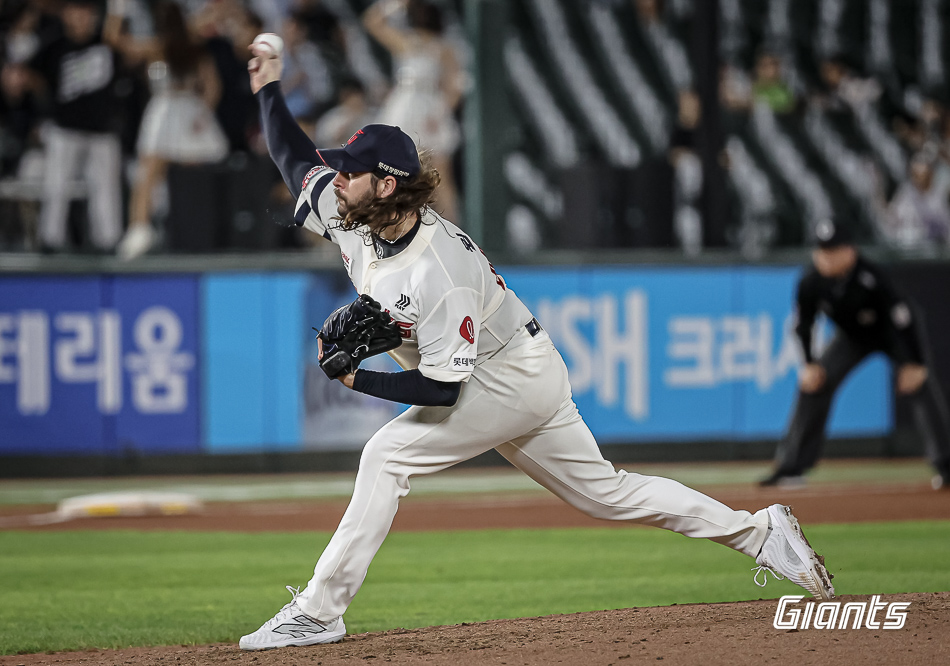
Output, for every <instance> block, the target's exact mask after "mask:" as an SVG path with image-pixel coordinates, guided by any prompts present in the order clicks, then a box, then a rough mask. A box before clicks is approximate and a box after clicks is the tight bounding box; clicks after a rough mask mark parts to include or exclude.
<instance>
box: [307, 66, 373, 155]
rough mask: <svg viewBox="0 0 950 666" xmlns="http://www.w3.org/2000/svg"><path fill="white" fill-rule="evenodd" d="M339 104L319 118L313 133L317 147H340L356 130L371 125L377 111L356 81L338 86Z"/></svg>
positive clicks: (350, 80)
mask: <svg viewBox="0 0 950 666" xmlns="http://www.w3.org/2000/svg"><path fill="white" fill-rule="evenodd" d="M337 97H338V100H339V103H338V104H337V105H336V106H334V107H333V108H331V109H330V110H328V111H327V112H326V113H324V114H323V115H322V116H320V119H319V120H318V121H317V127H316V131H315V132H314V143H315V144H316V145H318V146H327V147H334V148H335V147H336V146H342V145H343V144H345V143H346V142H347V140H348V139H349V138H350V137H351V136H353V134H355V133H356V130H358V129H359V128H361V127H363V126H364V125H368V124H370V123H372V122H373V121H374V120H375V118H376V116H377V115H378V113H379V111H378V110H377V109H376V108H375V107H373V106H371V105H370V104H369V100H368V99H367V98H366V90H365V89H364V88H363V84H362V83H360V82H359V80H358V79H353V78H351V79H346V80H345V81H343V83H341V84H340V92H339V94H338V96H337Z"/></svg>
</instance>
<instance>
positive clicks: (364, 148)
mask: <svg viewBox="0 0 950 666" xmlns="http://www.w3.org/2000/svg"><path fill="white" fill-rule="evenodd" d="M317 155H319V156H320V159H321V160H323V163H324V164H326V165H327V166H328V167H330V168H331V169H334V170H336V171H342V172H344V173H364V172H368V171H369V172H373V173H375V174H376V175H378V176H381V177H385V176H393V177H394V178H395V179H396V180H398V181H407V180H412V179H413V178H415V177H416V176H418V175H419V171H420V170H421V168H422V167H421V166H420V164H419V153H418V152H417V151H416V144H414V143H413V142H412V139H410V138H409V135H408V134H406V133H405V132H403V131H402V130H401V129H399V128H398V127H395V126H393V125H367V126H366V127H364V128H363V129H360V130H357V132H356V134H354V135H353V136H351V137H350V140H349V141H347V142H346V145H344V146H343V147H342V148H333V149H329V150H318V151H317Z"/></svg>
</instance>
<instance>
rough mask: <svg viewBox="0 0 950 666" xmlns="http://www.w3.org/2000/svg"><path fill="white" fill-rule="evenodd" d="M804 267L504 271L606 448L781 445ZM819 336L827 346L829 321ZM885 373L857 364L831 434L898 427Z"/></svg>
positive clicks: (878, 364)
mask: <svg viewBox="0 0 950 666" xmlns="http://www.w3.org/2000/svg"><path fill="white" fill-rule="evenodd" d="M799 270H800V269H798V268H752V267H722V268H718V267H717V268H627V267H623V268H610V267H576V268H556V269H554V268H505V269H500V271H499V272H501V273H502V274H503V275H504V277H505V279H506V281H507V282H508V285H509V286H510V287H511V288H512V289H513V290H514V291H515V292H516V293H517V294H518V296H519V297H521V299H522V300H523V301H524V302H525V303H526V304H527V305H528V307H529V308H530V309H531V310H532V311H533V312H534V313H535V315H536V316H537V317H538V320H539V321H540V322H541V325H542V326H544V327H545V328H546V329H547V330H548V331H549V333H550V334H551V336H552V338H553V339H554V342H555V344H556V345H557V347H558V349H559V350H560V352H561V354H562V355H563V356H564V359H565V361H566V363H567V365H568V369H569V371H570V377H571V385H572V387H573V390H574V400H575V402H576V403H577V405H578V408H579V409H580V412H581V414H582V415H583V416H584V419H585V421H587V423H588V424H589V425H590V427H591V430H592V431H593V432H594V435H595V436H597V438H598V440H599V441H601V442H635V441H636V440H650V441H656V440H712V439H775V438H779V437H781V436H782V435H783V434H784V432H785V427H786V425H787V423H788V419H789V416H790V413H791V409H792V407H793V404H794V400H795V387H796V381H797V369H798V366H799V365H800V363H801V359H800V353H799V349H798V342H797V340H796V338H795V335H794V331H793V330H792V303H793V299H794V293H795V284H796V282H797V279H798V276H799ZM820 333H821V334H820V335H819V336H818V337H819V339H821V338H824V339H827V338H828V336H829V335H830V327H829V326H828V325H827V324H825V325H824V326H823V327H822V328H821V331H820ZM888 377H889V369H888V366H887V362H886V360H885V359H883V358H873V359H871V360H869V361H868V362H866V363H865V364H864V365H862V366H861V367H860V368H859V369H858V370H857V371H856V372H855V373H853V375H852V376H851V377H850V378H849V379H848V381H847V382H846V383H845V385H844V386H843V387H842V389H841V391H840V393H839V396H838V398H837V400H836V402H835V408H834V411H833V413H832V417H831V421H830V427H829V433H830V434H831V435H832V436H858V435H880V434H883V433H886V432H888V431H889V430H890V429H891V426H892V420H893V418H892V409H891V395H890V390H889V383H888V382H889V379H888Z"/></svg>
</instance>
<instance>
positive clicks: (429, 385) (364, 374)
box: [353, 369, 462, 407]
mask: <svg viewBox="0 0 950 666" xmlns="http://www.w3.org/2000/svg"><path fill="white" fill-rule="evenodd" d="M353 390H355V391H359V392H360V393H365V394H366V395H371V396H374V397H376V398H382V399H383V400H391V401H392V402H401V403H403V404H405V405H419V406H420V407H451V406H452V405H454V404H455V403H456V402H458V399H459V394H460V393H461V392H462V383H461V382H440V381H437V380H435V379H430V378H428V377H426V376H425V375H423V374H422V373H421V372H419V371H418V370H405V371H403V372H376V371H375V370H363V369H359V370H357V371H356V376H355V377H353Z"/></svg>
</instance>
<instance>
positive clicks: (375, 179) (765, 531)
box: [240, 48, 834, 650]
mask: <svg viewBox="0 0 950 666" xmlns="http://www.w3.org/2000/svg"><path fill="white" fill-rule="evenodd" d="M252 52H253V53H254V56H255V57H254V58H253V59H252V61H251V62H250V64H249V71H250V76H251V85H252V89H253V90H254V92H255V94H256V96H257V99H258V102H259V105H260V110H261V117H262V125H263V128H264V133H265V138H266V140H267V146H268V149H269V151H270V154H271V157H272V158H273V159H274V161H275V163H276V164H277V166H278V167H279V168H280V171H281V173H282V175H283V178H284V181H285V183H286V184H287V186H288V188H290V190H291V192H292V193H293V194H294V196H295V197H297V206H296V215H295V221H296V223H297V224H298V225H300V226H303V227H304V228H306V229H308V230H310V231H312V232H314V233H316V234H320V235H321V236H324V237H325V238H327V239H329V240H330V241H332V242H333V243H335V244H336V245H338V246H339V249H340V255H341V257H342V259H343V264H344V266H345V267H346V271H347V273H349V276H350V279H351V280H352V282H353V285H354V286H355V287H356V291H357V292H358V293H359V294H360V298H359V299H358V301H357V302H354V304H352V306H348V307H347V308H344V309H342V311H338V312H337V313H334V314H333V315H331V317H330V319H329V320H328V321H327V323H326V324H325V325H324V328H323V329H322V330H321V333H320V336H319V341H320V344H319V348H320V354H321V357H322V358H321V360H322V359H323V358H331V357H332V358H333V359H335V360H333V361H332V362H330V361H328V362H327V364H326V365H325V366H324V369H325V370H326V371H327V374H328V375H330V376H333V377H336V378H338V379H339V381H341V382H343V383H344V384H345V385H346V386H347V387H349V388H351V389H353V390H355V391H360V392H363V393H366V394H369V395H373V396H376V397H379V398H384V399H387V400H394V401H398V402H401V403H408V404H410V405H412V407H410V408H409V409H408V410H406V411H405V412H403V413H402V414H400V415H399V416H397V417H396V418H395V419H393V420H392V421H391V422H389V423H388V424H386V425H385V426H383V427H382V428H381V429H380V430H379V431H378V432H377V433H376V434H375V435H373V437H372V438H371V439H370V440H369V442H367V443H366V446H365V447H364V449H363V454H362V458H361V460H360V465H359V471H358V473H357V477H356V484H355V487H354V489H353V496H352V499H351V500H350V504H349V506H348V508H347V510H346V513H345V514H344V516H343V519H342V521H341V522H340V526H339V527H338V528H337V530H336V532H335V533H334V535H333V537H332V539H331V540H330V543H329V545H328V546H327V548H326V550H324V552H323V554H322V555H321V556H320V558H319V560H318V561H317V564H316V567H315V569H314V574H313V578H312V579H311V580H310V582H309V583H308V584H307V586H306V588H305V589H304V590H303V591H300V592H297V591H295V590H293V588H289V589H291V591H292V593H293V598H292V600H291V601H290V602H289V603H288V604H287V605H286V606H284V607H283V608H282V609H281V610H280V611H279V612H278V613H277V614H276V615H275V616H274V617H273V618H272V619H270V620H268V621H267V622H265V623H264V625H263V626H262V627H261V628H260V629H258V630H257V631H255V632H253V633H251V634H249V635H247V636H244V637H243V638H241V641H240V646H241V648H243V649H246V650H261V649H268V648H277V647H283V646H290V645H312V644H316V643H332V642H336V641H339V640H341V639H342V638H343V637H344V636H345V634H346V627H345V626H344V623H343V614H344V612H345V611H346V609H347V607H348V606H349V604H350V602H351V601H352V600H353V597H354V596H355V595H356V593H357V591H358V590H359V588H360V585H361V584H362V583H363V579H364V577H365V576H366V572H367V569H368V567H369V565H370V562H371V561H372V559H373V557H374V556H375V555H376V552H377V550H378V549H379V547H380V546H381V545H382V543H383V540H384V539H385V538H386V534H387V533H388V532H389V529H390V526H391V525H392V521H393V518H394V517H395V515H396V509H397V507H398V505H399V500H400V498H402V497H405V496H406V494H407V493H408V492H409V488H410V478H411V477H413V476H416V475H420V474H431V473H433V472H438V471H439V470H443V469H446V468H448V467H451V466H452V465H454V464H456V463H459V462H461V461H463V460H467V459H469V458H472V457H474V456H477V455H479V454H480V453H483V452H485V451H487V450H489V449H492V448H494V449H496V450H497V451H498V452H499V453H501V455H503V456H504V457H505V458H506V459H508V460H509V461H510V462H511V463H512V464H513V465H514V466H515V467H517V468H518V469H520V470H522V471H523V472H524V473H525V474H527V475H528V476H530V477H531V478H532V479H534V480H535V481H537V482H538V483H540V484H541V485H542V486H544V487H546V488H548V489H549V490H550V491H551V492H553V493H554V494H556V495H557V496H558V497H560V498H562V499H563V500H564V501H566V502H568V503H569V504H571V505H572V506H575V507H577V508H578V509H580V510H581V511H584V512H585V513H587V514H589V515H591V516H594V517H597V518H603V519H609V520H624V521H630V522H632V523H643V524H648V525H655V526H657V527H662V528H664V529H668V530H673V531H675V532H679V533H680V534H685V535H687V536H690V537H701V538H707V539H711V540H713V541H716V542H717V543H721V544H723V545H726V546H729V547H730V548H734V549H736V550H738V551H740V552H742V553H745V554H747V555H749V556H751V557H753V558H756V564H757V565H758V571H757V573H756V576H758V575H759V572H762V573H763V575H764V571H766V570H770V571H772V572H773V573H776V574H777V575H784V576H787V577H788V578H789V579H791V580H792V581H794V582H795V583H797V584H799V585H801V586H802V587H804V588H805V589H806V590H808V591H809V592H810V593H811V594H812V595H814V596H815V597H820V598H822V599H830V598H831V597H832V596H833V594H834V589H833V587H832V585H831V580H830V578H831V576H830V575H829V574H828V572H827V571H826V570H825V567H824V565H823V563H822V560H821V558H819V557H818V556H817V555H816V554H815V553H814V551H813V550H812V549H811V547H810V546H809V545H808V542H807V541H806V540H805V538H804V536H803V535H802V533H801V529H800V527H799V526H798V521H797V520H796V519H795V518H794V516H792V515H791V512H790V511H789V510H788V508H787V507H784V506H781V505H773V506H771V507H768V508H766V509H762V510H760V511H758V512H756V513H754V514H751V513H749V512H747V511H734V510H732V509H730V508H729V507H727V506H725V505H724V504H721V503H720V502H718V501H716V500H714V499H712V498H709V497H707V496H705V495H703V494H701V493H699V492H697V491H695V490H692V489H690V488H687V487H685V486H683V485H681V484H679V483H677V482H675V481H672V480H670V479H664V478H658V477H649V476H642V475H639V474H631V473H628V472H625V471H617V470H615V469H614V467H613V465H611V464H610V463H609V462H607V461H606V460H604V458H603V457H602V456H601V453H600V450H599V449H598V447H597V443H596V442H595V441H594V437H593V436H592V435H591V432H590V430H589V429H588V428H587V425H586V424H585V423H584V421H583V419H582V418H581V416H580V414H579V413H578V411H577V408H576V407H575V405H574V402H573V400H572V398H571V387H570V384H569V383H568V374H567V368H566V367H565V365H564V362H563V361H562V359H561V356H560V355H559V354H558V352H557V350H556V349H555V348H554V345H553V344H552V343H551V338H550V337H548V334H547V333H546V332H545V331H544V329H543V328H542V327H541V325H540V324H539V323H538V321H537V320H536V319H535V318H534V317H533V316H532V314H531V312H529V311H528V309H527V308H526V307H525V305H524V304H523V303H522V302H521V301H520V300H519V299H518V297H517V296H516V295H515V293H514V292H513V291H512V290H511V289H510V288H509V286H508V285H507V284H506V283H505V280H504V279H503V278H502V277H501V276H500V275H498V274H497V273H496V271H495V269H494V267H493V266H492V265H491V263H490V262H489V260H488V258H487V257H486V256H485V255H484V254H483V253H482V251H481V250H480V249H479V248H478V246H477V245H476V244H475V243H474V242H473V241H472V239H471V238H470V237H468V236H467V235H466V234H465V233H464V232H463V231H461V230H460V229H459V228H458V227H456V226H455V225H454V224H452V223H451V222H450V221H448V220H446V219H444V218H442V217H441V216H440V215H439V214H438V213H436V212H435V211H434V210H432V208H431V207H430V206H429V205H428V204H429V202H430V201H431V198H432V195H433V192H434V190H435V188H436V187H437V185H438V183H439V175H438V173H437V172H436V171H435V170H434V169H433V168H432V167H431V166H430V165H429V163H428V161H427V160H426V159H425V158H424V157H422V158H420V155H419V152H418V151H417V150H416V146H415V145H414V144H413V142H412V140H411V139H410V138H409V137H408V136H407V135H406V134H405V133H404V132H402V131H401V130H400V129H399V128H398V127H392V126H388V125H367V126H366V127H364V128H363V129H361V130H359V131H358V132H357V133H356V134H354V135H353V137H352V138H351V139H350V140H349V141H348V142H347V144H346V145H345V146H343V147H342V148H336V149H331V150H323V149H320V150H317V149H315V148H314V146H313V144H312V143H311V142H310V140H309V139H308V138H307V136H306V135H305V134H304V133H303V131H301V130H300V128H299V127H298V126H297V124H296V123H295V122H294V120H293V117H292V116H291V114H290V113H289V112H288V111H287V107H286V105H285V103H284V100H283V96H282V94H281V89H280V83H279V78H280V57H279V55H277V54H274V53H273V52H268V51H266V50H263V49H257V48H252ZM383 311H385V312H386V313H388V315H389V317H391V319H392V321H391V322H390V321H388V318H387V317H381V316H379V315H378V314H377V313H378V312H383ZM360 322H362V323H360ZM393 330H396V331H398V332H399V340H400V342H401V344H399V345H398V346H396V347H394V348H391V349H390V351H389V353H390V354H391V356H392V357H393V358H394V359H395V360H396V361H397V362H398V363H399V365H400V366H401V367H402V368H403V370H402V371H401V372H394V373H381V372H372V371H369V370H363V369H357V368H356V365H357V364H358V360H359V359H360V358H365V356H366V354H367V353H368V352H367V351H366V350H365V349H363V348H364V347H367V348H370V347H372V348H375V349H383V348H386V347H387V346H388V344H387V336H388V337H389V338H391V337H392V336H391V332H392V331H393ZM348 333H349V338H347V335H348ZM347 340H349V342H347ZM341 353H342V354H344V355H345V354H349V355H350V356H351V358H352V362H347V360H346V357H345V356H343V357H342V362H341V361H340V358H341V357H340V354H341ZM761 584H763V585H764V583H761Z"/></svg>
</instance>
